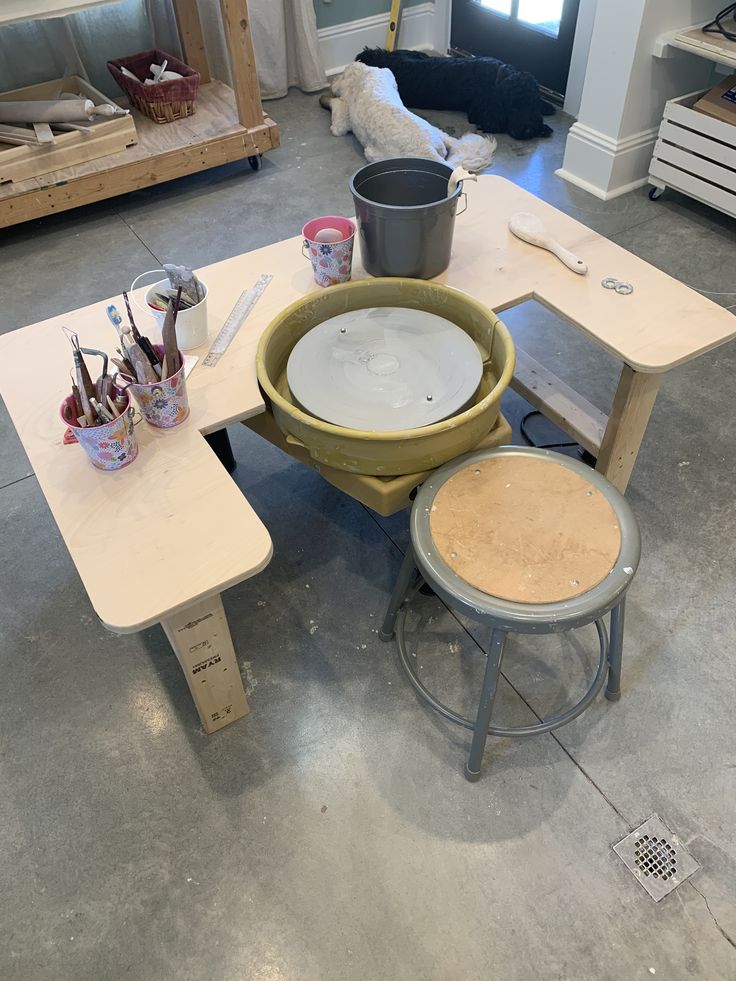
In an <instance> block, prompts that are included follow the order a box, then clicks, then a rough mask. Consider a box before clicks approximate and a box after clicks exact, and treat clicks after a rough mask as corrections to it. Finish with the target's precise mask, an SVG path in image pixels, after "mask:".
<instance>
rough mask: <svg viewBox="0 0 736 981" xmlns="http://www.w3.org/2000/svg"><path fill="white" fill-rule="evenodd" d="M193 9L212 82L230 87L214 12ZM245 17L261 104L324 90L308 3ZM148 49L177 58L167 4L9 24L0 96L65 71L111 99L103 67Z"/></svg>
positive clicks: (263, 1)
mask: <svg viewBox="0 0 736 981" xmlns="http://www.w3.org/2000/svg"><path fill="white" fill-rule="evenodd" d="M0 3H2V0H0ZM198 3H199V13H200V18H201V20H202V29H203V31H204V35H205V43H206V47H207V55H208V59H209V61H210V67H211V73H212V76H213V78H219V79H221V80H222V81H224V82H228V83H230V82H231V81H232V80H231V78H230V71H229V68H228V58H227V49H226V47H225V38H224V34H223V29H222V19H221V16H220V4H219V2H218V0H198ZM248 9H249V12H250V20H251V26H252V30H253V46H254V48H255V54H256V64H257V66H258V80H259V82H260V86H261V94H262V96H263V98H265V99H278V98H280V97H281V96H284V95H286V93H287V91H288V89H289V88H290V87H291V86H297V87H298V88H301V89H303V90H304V91H305V92H316V91H318V90H319V89H322V88H324V87H325V86H326V85H327V78H326V76H325V72H324V68H323V66H322V62H321V59H320V53H319V44H318V41H317V24H316V18H315V13H314V6H313V3H312V0H249V3H248ZM151 47H158V48H162V49H163V50H164V51H168V52H170V53H171V54H173V55H180V53H181V52H180V48H179V42H178V37H177V33H176V20H175V19H174V14H173V10H172V6H171V0H121V2H119V3H114V4H112V5H110V6H104V7H98V8H95V7H92V8H90V9H89V10H85V11H80V12H79V13H76V14H70V15H69V16H68V17H64V18H54V19H52V20H46V21H24V22H22V23H18V24H9V25H6V26H4V27H2V28H0V92H4V91H8V90H9V89H12V88H20V87H21V86H25V85H32V84H34V83H36V82H45V81H49V80H50V79H52V78H59V77H61V76H62V75H63V74H64V72H65V70H66V69H70V70H71V71H76V72H77V73H86V74H87V75H88V77H89V79H90V81H91V82H92V84H93V85H95V86H96V87H97V88H99V89H100V90H101V91H102V92H105V93H108V94H110V95H114V94H115V93H116V90H117V86H116V85H115V83H114V82H113V80H112V78H111V76H110V74H109V72H108V71H107V67H106V62H107V61H108V59H110V58H117V57H120V56H121V55H128V54H135V52H137V51H142V50H145V49H146V48H151Z"/></svg>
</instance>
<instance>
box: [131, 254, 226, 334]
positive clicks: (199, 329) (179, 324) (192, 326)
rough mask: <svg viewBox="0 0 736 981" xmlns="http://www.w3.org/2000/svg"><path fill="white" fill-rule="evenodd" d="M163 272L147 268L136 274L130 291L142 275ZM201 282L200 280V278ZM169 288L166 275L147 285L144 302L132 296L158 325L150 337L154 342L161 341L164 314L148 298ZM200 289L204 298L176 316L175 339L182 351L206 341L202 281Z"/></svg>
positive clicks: (138, 305) (203, 284)
mask: <svg viewBox="0 0 736 981" xmlns="http://www.w3.org/2000/svg"><path fill="white" fill-rule="evenodd" d="M160 272H164V270H163V269H149V270H148V272H144V273H141V274H140V276H136V278H135V279H134V280H133V282H132V283H131V286H130V291H131V293H132V292H133V290H134V289H135V288H136V287H137V285H138V283H139V282H140V280H142V279H143V277H144V276H151V275H154V274H156V273H160ZM200 283H202V280H200ZM168 289H171V283H170V282H169V279H168V277H166V279H161V280H159V281H158V282H157V283H154V284H153V285H152V286H149V287H148V289H147V290H146V292H145V302H144V303H139V302H138V300H136V298H135V296H133V302H134V303H135V305H136V306H137V307H138V309H139V310H142V311H143V312H144V313H147V314H149V316H151V317H153V319H154V320H155V321H156V324H157V326H158V329H159V330H158V334H157V336H156V337H154V338H152V340H154V341H155V342H156V343H158V342H160V341H161V328H162V327H163V325H164V317H165V316H166V314H165V313H164V311H163V310H154V308H153V307H152V306H150V304H149V300H151V299H153V298H154V296H155V294H156V293H163V295H164V296H165V295H166V290H168ZM202 289H203V290H204V299H202V300H200V301H199V303H197V304H196V306H193V307H188V308H187V309H182V310H180V311H179V313H178V315H177V318H176V341H177V344H178V346H179V349H180V350H182V351H193V350H194V348H196V347H201V346H202V345H203V344H205V343H206V341H207V333H208V331H207V293H208V290H207V284H206V283H202Z"/></svg>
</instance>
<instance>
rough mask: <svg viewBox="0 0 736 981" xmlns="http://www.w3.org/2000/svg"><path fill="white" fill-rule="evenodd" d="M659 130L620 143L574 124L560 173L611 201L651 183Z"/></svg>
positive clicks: (598, 132) (634, 136) (656, 128)
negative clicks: (650, 165)
mask: <svg viewBox="0 0 736 981" xmlns="http://www.w3.org/2000/svg"><path fill="white" fill-rule="evenodd" d="M658 131H659V128H658V127H654V128H652V129H646V130H642V131H641V132H639V133H634V134H633V135H632V136H627V137H624V138H623V139H620V140H617V139H615V138H613V137H611V136H608V134H606V133H601V132H600V131H599V130H595V129H593V128H592V127H591V126H586V125H585V123H580V122H577V123H574V124H573V125H572V126H571V127H570V132H569V133H568V137H567V143H566V145H565V159H564V161H563V164H562V167H561V168H560V169H559V170H558V171H556V173H557V175H558V176H559V177H562V178H563V179H564V180H566V181H569V182H570V183H571V184H575V185H576V186H577V187H581V188H583V189H584V190H586V191H588V192H589V193H590V194H594V195H595V196H596V197H597V198H600V199H601V200H603V201H609V200H611V198H616V197H618V196H619V195H621V194H626V193H627V191H633V190H635V189H636V188H637V187H643V186H644V184H646V183H647V174H648V173H649V164H650V161H651V159H652V152H653V150H654V144H655V143H656V142H657V134H658Z"/></svg>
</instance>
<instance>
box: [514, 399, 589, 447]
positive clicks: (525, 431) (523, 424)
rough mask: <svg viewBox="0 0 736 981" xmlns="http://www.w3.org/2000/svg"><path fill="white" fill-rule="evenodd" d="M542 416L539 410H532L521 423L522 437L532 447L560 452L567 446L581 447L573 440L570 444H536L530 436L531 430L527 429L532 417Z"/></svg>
mask: <svg viewBox="0 0 736 981" xmlns="http://www.w3.org/2000/svg"><path fill="white" fill-rule="evenodd" d="M541 415H543V413H542V412H540V411H539V409H532V411H531V412H527V414H526V415H525V416H524V417H523V419H522V420H521V422H520V423H519V430H520V432H521V435H522V436H523V437H524V439H525V440H526V441H527V443H528V444H529V445H530V446H534V447H536V448H537V449H538V450H558V449H561V448H562V447H565V446H578V445H579V444H578V443H576V442H575V440H573V441H572V442H570V443H535V442H534V440H533V439H532V437H531V436H530V435H529V429H528V427H527V419H531V417H532V416H541Z"/></svg>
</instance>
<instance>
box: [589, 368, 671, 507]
mask: <svg viewBox="0 0 736 981" xmlns="http://www.w3.org/2000/svg"><path fill="white" fill-rule="evenodd" d="M661 378H662V376H661V375H653V374H644V373H643V372H641V371H634V369H633V368H631V367H629V365H627V364H625V365H624V366H623V368H622V369H621V377H620V379H619V383H618V388H617V389H616V395H615V397H614V400H613V408H612V409H611V414H610V416H609V417H608V426H607V427H606V432H605V435H604V437H603V444H602V445H601V451H600V453H599V455H598V464H597V466H596V470H599V471H600V472H601V473H602V474H603V475H604V476H605V477H607V478H608V479H609V480H610V481H611V483H612V484H613V486H614V487H617V488H618V489H619V490H620V491H621V493H622V494H623V492H624V491H625V490H626V487H627V485H628V483H629V478H630V477H631V473H632V471H633V469H634V464H635V463H636V458H637V456H638V454H639V447H640V446H641V441H642V439H643V437H644V433H645V431H646V428H647V425H648V423H649V417H650V415H651V414H652V408H653V407H654V401H655V399H656V398H657V392H658V391H659V385H660V381H661Z"/></svg>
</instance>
